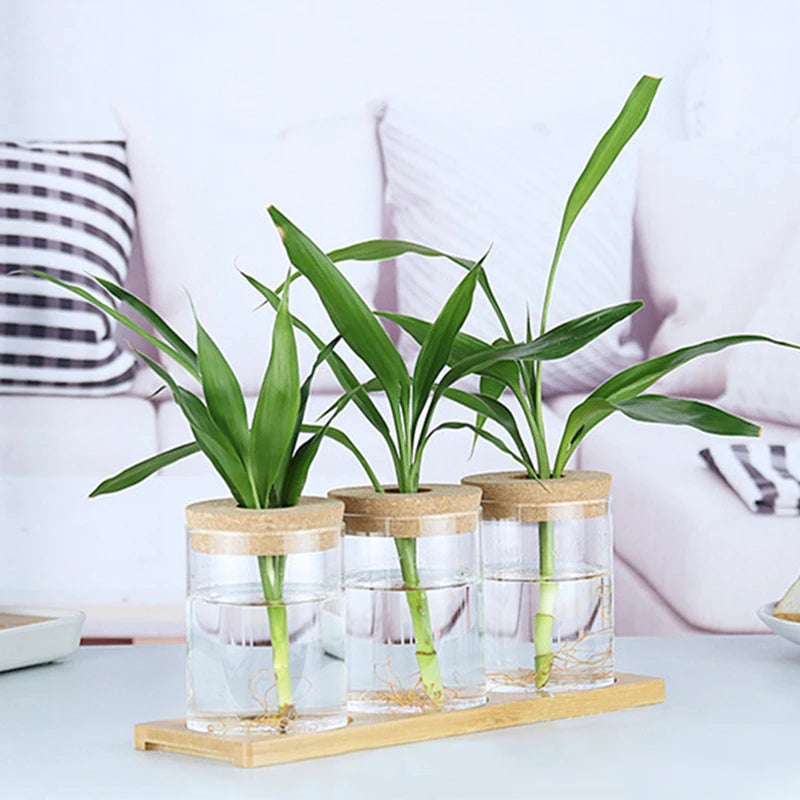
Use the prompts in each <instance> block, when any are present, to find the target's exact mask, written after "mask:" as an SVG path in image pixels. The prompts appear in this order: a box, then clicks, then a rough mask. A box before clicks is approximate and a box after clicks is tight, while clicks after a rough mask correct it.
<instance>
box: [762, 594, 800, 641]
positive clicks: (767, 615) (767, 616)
mask: <svg viewBox="0 0 800 800" xmlns="http://www.w3.org/2000/svg"><path fill="white" fill-rule="evenodd" d="M776 605H778V601H777V600H775V601H774V602H772V603H767V604H766V605H765V606H761V608H759V609H758V618H759V619H760V620H761V621H762V622H763V623H764V624H765V625H766V626H767V627H768V628H769V629H770V630H771V631H772V632H773V633H777V634H778V636H780V637H781V638H782V639H786V641H787V642H794V644H800V622H790V621H789V620H788V619H780V618H778V617H773V616H772V612H773V611H774V610H775V606H776Z"/></svg>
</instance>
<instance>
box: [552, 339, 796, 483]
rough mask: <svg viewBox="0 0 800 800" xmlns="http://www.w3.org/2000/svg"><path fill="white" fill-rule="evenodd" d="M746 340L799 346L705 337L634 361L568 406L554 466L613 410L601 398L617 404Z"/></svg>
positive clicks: (564, 460)
mask: <svg viewBox="0 0 800 800" xmlns="http://www.w3.org/2000/svg"><path fill="white" fill-rule="evenodd" d="M747 342H768V343H770V344H775V345H778V346H780V347H790V348H793V349H795V350H797V349H800V345H796V344H792V343H791V342H784V341H781V340H779V339H772V338H770V337H769V336H760V335H756V334H741V335H738V336H722V337H720V338H717V339H709V340H707V341H705V342H700V343H699V344H694V345H689V346H688V347H681V348H679V349H678V350H674V351H673V352H671V353H665V354H664V355H662V356H657V357H655V358H650V359H648V360H647V361H642V362H641V363H639V364H634V365H633V366H631V367H628V368H627V369H624V370H622V371H621V372H618V373H617V374H616V375H614V376H612V377H611V378H609V379H608V380H607V381H605V382H604V383H602V384H601V385H600V386H598V387H597V389H595V390H594V391H593V392H592V393H591V394H590V395H589V396H588V397H587V398H586V399H585V400H584V401H583V402H582V403H580V404H579V405H577V406H576V407H575V408H574V409H572V412H571V413H570V415H569V417H568V418H567V423H566V425H565V426H564V433H563V435H562V437H561V443H560V444H559V448H558V454H557V456H556V467H557V468H559V467H560V468H561V469H563V467H564V466H565V465H566V461H567V459H568V456H569V455H570V454H571V453H572V452H574V450H575V448H576V447H577V445H578V444H579V443H580V442H581V441H582V440H583V439H584V438H585V437H586V435H587V434H588V433H589V431H591V430H592V429H593V428H594V427H595V426H597V425H599V424H600V423H601V422H602V421H603V420H604V419H605V418H606V417H608V415H609V414H611V413H613V408H612V409H609V408H608V407H607V406H606V405H605V404H604V403H603V402H601V401H604V400H607V401H610V402H611V403H618V402H620V401H623V400H627V399H629V398H632V397H636V396H637V395H639V394H641V393H642V392H644V391H645V390H647V389H649V388H650V387H651V386H652V385H653V384H654V383H655V382H656V381H658V380H659V379H660V378H663V377H664V376H665V375H667V374H669V373H670V372H672V371H673V370H676V369H677V368H678V367H680V366H682V365H683V364H686V363H687V362H689V361H692V360H693V359H695V358H698V357H699V356H702V355H708V354H711V353H716V352H719V351H720V350H724V349H726V348H728V347H732V346H734V345H737V344H744V343H747Z"/></svg>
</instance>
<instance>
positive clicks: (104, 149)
mask: <svg viewBox="0 0 800 800" xmlns="http://www.w3.org/2000/svg"><path fill="white" fill-rule="evenodd" d="M135 210H136V209H135V204H134V200H133V196H132V194H131V179H130V173H129V172H128V167H127V164H126V159H125V144H124V142H35V143H32V142H27V143H23V142H0V392H5V393H16V394H21V393H24V394H94V395H103V394H115V393H118V392H123V391H125V390H127V389H128V388H130V385H131V383H132V381H133V375H134V371H135V365H134V359H133V356H132V355H131V353H130V352H129V351H128V350H126V349H125V348H124V347H123V346H120V345H119V344H118V343H117V340H116V336H115V333H116V324H115V322H114V321H113V320H111V319H109V318H108V316H107V315H105V314H103V313H102V312H100V311H99V310H97V309H96V308H94V307H93V306H92V305H91V304H90V303H87V302H85V301H83V300H81V299H80V298H78V297H75V296H74V295H68V294H67V293H66V292H65V291H64V290H62V289H60V288H59V287H58V286H55V285H54V284H51V283H48V282H47V281H43V280H41V279H38V278H35V277H33V276H30V275H25V274H14V273H19V272H23V273H24V272H28V271H30V270H32V269H36V270H41V271H43V272H47V273H49V274H51V275H53V276H55V277H58V278H61V279H63V280H67V281H71V282H74V283H79V284H81V285H82V286H85V287H86V288H89V289H92V290H93V291H94V290H95V285H94V284H93V283H92V282H91V281H90V280H89V278H88V277H87V275H97V276H99V277H104V278H108V279H109V280H112V281H114V282H117V283H124V281H125V278H126V277H127V272H128V262H129V258H130V254H131V245H132V239H133V226H134V218H135ZM103 299H104V300H106V302H109V299H108V298H107V297H104V298H103Z"/></svg>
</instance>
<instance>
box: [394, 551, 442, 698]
mask: <svg viewBox="0 0 800 800" xmlns="http://www.w3.org/2000/svg"><path fill="white" fill-rule="evenodd" d="M394 544H395V547H396V548H397V555H398V556H399V558H400V571H401V573H402V575H403V585H404V588H405V594H406V600H407V601H408V610H409V611H410V612H411V622H412V625H413V627H414V641H415V643H416V647H417V664H418V665H419V674H420V679H421V680H422V686H423V688H424V689H425V694H426V695H428V698H429V699H430V701H431V702H432V703H433V704H434V705H435V706H438V707H441V706H442V705H443V704H444V687H443V686H442V674H441V670H440V669H439V657H438V656H437V654H436V647H435V645H434V643H433V627H432V625H431V615H430V611H429V609H428V596H427V594H426V592H425V590H424V589H420V588H419V573H418V572H417V540H416V539H413V538H398V539H395V540H394Z"/></svg>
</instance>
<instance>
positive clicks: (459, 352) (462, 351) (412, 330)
mask: <svg viewBox="0 0 800 800" xmlns="http://www.w3.org/2000/svg"><path fill="white" fill-rule="evenodd" d="M376 313H377V314H378V316H379V317H383V318H384V319H388V320H390V321H392V322H395V323H397V324H398V325H399V326H400V327H401V328H402V329H403V330H404V331H405V332H406V333H407V334H409V336H411V337H412V338H413V339H414V340H415V341H416V342H417V344H420V345H421V344H422V343H423V342H424V341H425V338H426V337H427V335H428V332H429V331H430V329H431V326H432V324H433V323H431V322H426V321H425V320H421V319H418V318H417V317H411V316H408V315H407V314H396V313H394V312H391V311H378V312H376ZM491 350H492V345H490V344H489V343H488V342H484V341H483V340H482V339H478V338H477V337H475V336H470V335H469V334H468V333H458V334H457V335H456V338H455V340H454V341H453V347H452V350H451V352H450V358H449V359H448V364H449V365H450V366H453V365H454V364H456V363H458V362H459V361H462V360H463V359H465V358H468V357H469V356H474V355H476V354H477V353H486V352H489V351H491ZM486 374H487V375H491V376H492V377H493V378H495V379H496V380H498V381H502V382H503V383H504V384H505V385H506V386H514V385H515V384H518V383H519V379H518V373H517V369H516V367H515V366H513V365H512V364H506V363H503V362H501V363H499V364H495V365H493V366H491V367H489V368H487V370H486Z"/></svg>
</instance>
